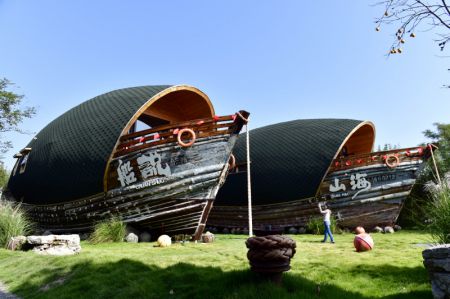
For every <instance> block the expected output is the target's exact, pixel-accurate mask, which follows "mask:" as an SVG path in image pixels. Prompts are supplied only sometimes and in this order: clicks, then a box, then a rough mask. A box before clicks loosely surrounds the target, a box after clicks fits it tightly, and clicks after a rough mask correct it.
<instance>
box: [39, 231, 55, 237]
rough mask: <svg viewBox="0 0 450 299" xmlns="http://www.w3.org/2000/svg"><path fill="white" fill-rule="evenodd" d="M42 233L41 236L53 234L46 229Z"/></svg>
mask: <svg viewBox="0 0 450 299" xmlns="http://www.w3.org/2000/svg"><path fill="white" fill-rule="evenodd" d="M42 235H43V236H50V235H53V234H52V232H51V231H49V230H46V231H45V232H44V233H43V234H42Z"/></svg>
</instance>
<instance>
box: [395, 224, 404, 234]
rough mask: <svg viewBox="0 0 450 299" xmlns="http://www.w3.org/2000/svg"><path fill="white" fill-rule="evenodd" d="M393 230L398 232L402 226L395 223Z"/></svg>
mask: <svg viewBox="0 0 450 299" xmlns="http://www.w3.org/2000/svg"><path fill="white" fill-rule="evenodd" d="M394 230H395V231H396V232H398V231H399V230H402V227H401V226H400V225H398V224H396V225H394Z"/></svg>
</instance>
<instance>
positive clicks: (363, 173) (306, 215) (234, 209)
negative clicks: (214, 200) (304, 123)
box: [208, 147, 429, 230]
mask: <svg viewBox="0 0 450 299" xmlns="http://www.w3.org/2000/svg"><path fill="white" fill-rule="evenodd" d="M428 154H429V153H428V152H427V150H426V149H425V148H420V147H419V148H409V149H400V150H393V151H384V152H377V153H371V154H364V155H349V156H345V157H338V158H336V159H335V160H334V161H333V163H332V165H331V167H330V170H329V172H328V174H327V175H326V177H325V179H324V180H323V182H322V183H321V185H320V188H319V192H318V194H317V196H316V197H311V198H304V199H298V200H294V201H287V202H286V201H283V199H281V198H280V202H279V203H276V204H268V205H258V204H257V203H254V205H253V209H252V212H253V227H254V229H257V230H258V229H259V230H267V229H268V228H270V229H273V230H279V229H285V228H289V227H299V226H305V225H306V224H307V223H308V221H309V220H310V219H311V218H314V217H321V215H320V213H319V210H318V208H317V202H319V201H327V205H328V206H329V207H330V209H331V210H332V211H333V215H334V216H336V218H337V220H338V221H339V223H340V225H342V226H344V227H349V228H354V227H356V226H358V225H362V226H365V227H366V228H368V229H370V228H372V227H374V226H376V225H388V224H389V225H392V224H393V223H395V221H396V220H397V217H398V215H399V213H400V211H401V208H402V206H403V203H404V201H405V200H406V198H407V197H408V195H409V193H410V191H411V189H412V187H413V185H414V183H415V180H416V177H417V175H418V173H419V171H420V169H421V167H422V166H423V162H424V160H425V159H427V157H428ZM391 156H394V157H397V158H398V164H397V165H395V166H394V167H390V166H388V165H387V164H386V159H389V157H391ZM392 161H394V159H392ZM392 161H391V160H388V164H391V166H392V165H393V164H395V163H393V162H392ZM395 161H397V160H395ZM238 175H241V174H238ZM208 225H210V226H215V227H219V228H224V227H227V228H245V227H248V210H247V206H245V205H243V206H217V205H216V206H214V209H213V210H212V211H211V214H210V217H209V222H208Z"/></svg>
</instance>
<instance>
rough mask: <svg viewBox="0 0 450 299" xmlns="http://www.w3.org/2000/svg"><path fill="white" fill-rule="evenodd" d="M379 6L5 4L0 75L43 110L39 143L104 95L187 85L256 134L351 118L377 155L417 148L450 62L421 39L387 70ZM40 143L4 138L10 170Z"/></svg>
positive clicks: (448, 94)
mask: <svg viewBox="0 0 450 299" xmlns="http://www.w3.org/2000/svg"><path fill="white" fill-rule="evenodd" d="M372 3H373V2H370V1H360V0H359V1H358V0H354V1H346V0H343V1H308V2H306V1H295V0H292V1H265V0H260V1H242V0H240V1H220V2H219V1H195V0H193V1H137V0H136V1H56V0H55V1H46V0H41V1H12V0H10V1H7V0H0V36H1V39H0V76H1V77H6V78H8V79H10V80H11V81H13V82H15V83H16V85H17V86H16V88H15V91H17V92H19V93H21V94H24V95H25V96H26V97H25V99H24V103H25V104H26V105H32V106H36V107H37V108H38V114H37V115H36V116H35V117H34V118H32V119H30V120H27V121H25V122H24V124H23V126H22V127H23V128H24V129H26V130H28V131H31V132H36V133H37V132H38V131H39V130H41V129H42V128H43V127H44V126H45V125H46V124H48V123H49V122H50V121H51V120H53V119H54V118H56V117H58V116H59V115H61V114H62V113H64V112H65V111H67V110H68V109H70V108H72V107H74V106H76V105H78V104H80V103H81V102H83V101H85V100H88V99H90V98H92V97H94V96H96V95H99V94H102V93H104V92H108V91H111V90H114V89H118V88H123V87H130V86H138V85H158V84H183V83H185V84H190V85H193V86H195V87H198V88H200V89H201V90H203V91H204V92H205V93H206V94H208V95H209V96H210V98H211V99H212V101H213V103H214V106H215V108H216V113H217V114H231V113H234V112H235V111H237V110H239V109H246V110H248V111H250V112H251V113H252V117H251V124H250V126H251V127H253V128H255V127H260V126H263V125H268V124H272V123H276V122H281V121H288V120H293V119H301V118H302V119H304V118H352V119H361V120H370V121H372V122H374V123H375V126H376V128H377V139H376V144H384V143H391V144H399V145H401V146H402V147H407V146H415V145H417V144H418V143H420V142H423V141H424V140H425V139H424V137H423V135H422V131H423V130H425V129H428V128H432V124H433V123H434V122H446V123H448V122H449V120H450V90H449V89H445V88H441V86H442V85H443V84H445V83H450V72H448V71H447V69H448V68H450V59H448V58H447V59H446V58H442V57H439V56H442V55H449V54H446V52H440V51H439V48H438V47H437V45H436V44H434V43H433V41H432V40H433V38H434V35H433V34H432V33H430V32H420V31H419V32H416V33H417V37H416V38H415V39H408V40H407V42H406V44H405V46H404V53H403V54H401V55H394V56H391V57H390V58H389V59H387V58H386V56H385V53H386V52H387V51H388V50H389V46H390V45H391V42H392V40H393V33H395V29H394V28H392V27H391V28H387V27H382V30H381V31H380V32H376V31H375V30H374V28H375V24H374V19H375V17H376V16H379V15H381V14H382V13H383V9H382V8H381V7H374V6H372V5H371V4H372ZM447 52H448V51H447ZM32 136H33V135H25V136H21V135H18V134H13V135H6V136H5V138H10V139H12V140H13V142H14V149H13V150H11V151H10V152H8V153H7V154H6V155H5V156H4V161H5V163H6V166H7V167H8V168H9V169H11V168H12V166H13V163H14V159H12V157H11V156H12V155H13V154H14V153H15V152H17V151H19V150H20V149H21V148H23V147H24V146H25V145H26V144H27V143H28V142H29V140H31V138H32Z"/></svg>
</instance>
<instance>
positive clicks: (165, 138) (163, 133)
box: [114, 114, 243, 158]
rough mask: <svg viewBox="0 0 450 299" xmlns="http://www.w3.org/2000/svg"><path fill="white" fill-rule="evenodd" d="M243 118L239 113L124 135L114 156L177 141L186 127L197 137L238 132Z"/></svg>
mask: <svg viewBox="0 0 450 299" xmlns="http://www.w3.org/2000/svg"><path fill="white" fill-rule="evenodd" d="M242 122H243V120H242V119H241V118H239V116H238V115H237V114H233V115H227V116H215V117H213V118H203V119H195V120H190V121H186V122H180V123H175V124H168V125H162V126H158V127H155V128H151V129H147V130H142V131H139V132H134V133H130V134H127V135H123V136H121V137H120V139H119V142H120V143H119V144H118V146H117V148H116V151H115V153H114V158H117V157H120V156H123V155H126V154H129V153H131V152H135V151H139V150H142V149H146V148H149V147H152V146H156V145H161V144H166V143H171V142H177V135H178V131H179V130H181V129H184V128H188V129H191V130H193V131H194V132H195V135H196V138H197V139H198V138H203V137H210V136H219V135H226V134H231V133H235V132H236V133H238V131H239V130H240V128H241V125H242Z"/></svg>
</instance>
